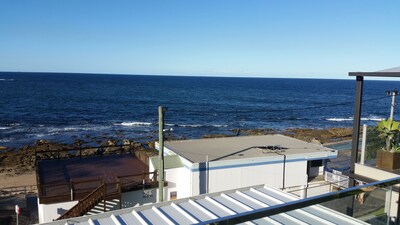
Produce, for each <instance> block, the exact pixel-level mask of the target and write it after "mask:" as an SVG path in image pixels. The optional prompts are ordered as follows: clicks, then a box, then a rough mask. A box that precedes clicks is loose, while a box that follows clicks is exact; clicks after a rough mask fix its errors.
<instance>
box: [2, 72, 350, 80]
mask: <svg viewBox="0 0 400 225" xmlns="http://www.w3.org/2000/svg"><path fill="white" fill-rule="evenodd" d="M0 73H32V74H40V73H41V74H88V75H117V76H165V77H167V76H170V77H204V78H207V77H209V78H213V77H215V78H272V79H274V78H275V79H320V80H352V77H350V76H349V77H345V78H333V77H309V76H301V77H288V76H273V75H272V76H270V75H265V76H263V75H218V74H207V75H204V74H203V75H202V74H169V73H168V74H139V73H106V72H59V71H58V72H53V71H51V72H48V71H47V72H43V71H41V72H38V71H0Z"/></svg>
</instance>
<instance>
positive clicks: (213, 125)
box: [212, 125, 228, 127]
mask: <svg viewBox="0 0 400 225" xmlns="http://www.w3.org/2000/svg"><path fill="white" fill-rule="evenodd" d="M212 126H213V127H228V125H212Z"/></svg>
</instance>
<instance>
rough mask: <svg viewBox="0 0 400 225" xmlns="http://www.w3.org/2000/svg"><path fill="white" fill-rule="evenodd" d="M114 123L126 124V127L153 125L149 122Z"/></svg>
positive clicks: (118, 124)
mask: <svg viewBox="0 0 400 225" xmlns="http://www.w3.org/2000/svg"><path fill="white" fill-rule="evenodd" d="M114 125H117V126H126V127H140V126H151V125H153V123H149V122H122V123H116V124H114Z"/></svg>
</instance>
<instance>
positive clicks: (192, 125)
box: [178, 124, 203, 128]
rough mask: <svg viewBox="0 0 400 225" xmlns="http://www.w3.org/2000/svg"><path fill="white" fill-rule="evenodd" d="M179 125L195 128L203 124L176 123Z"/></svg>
mask: <svg viewBox="0 0 400 225" xmlns="http://www.w3.org/2000/svg"><path fill="white" fill-rule="evenodd" d="M178 126H179V127H193V128H196V127H203V125H201V124H183V125H178Z"/></svg>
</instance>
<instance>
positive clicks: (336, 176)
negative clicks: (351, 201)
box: [325, 170, 349, 188]
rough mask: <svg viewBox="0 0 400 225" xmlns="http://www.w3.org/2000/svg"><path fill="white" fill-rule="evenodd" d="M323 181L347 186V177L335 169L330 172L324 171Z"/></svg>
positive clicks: (339, 186)
mask: <svg viewBox="0 0 400 225" xmlns="http://www.w3.org/2000/svg"><path fill="white" fill-rule="evenodd" d="M325 181H328V182H329V183H331V184H332V185H335V186H337V187H338V188H348V187H349V177H348V176H345V175H343V174H342V172H340V171H337V170H332V172H328V171H325Z"/></svg>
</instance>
